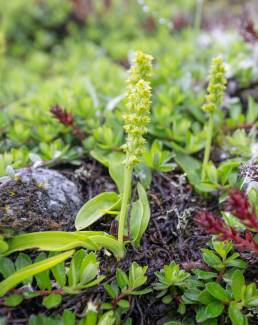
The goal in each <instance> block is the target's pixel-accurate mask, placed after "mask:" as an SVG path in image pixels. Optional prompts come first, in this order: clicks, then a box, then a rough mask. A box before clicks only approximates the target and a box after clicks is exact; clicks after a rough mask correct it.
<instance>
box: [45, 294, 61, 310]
mask: <svg viewBox="0 0 258 325" xmlns="http://www.w3.org/2000/svg"><path fill="white" fill-rule="evenodd" d="M61 301H62V296H61V295H59V294H54V293H51V294H50V295H49V296H47V297H44V298H43V306H45V307H46V308H47V309H52V308H56V307H57V306H59V305H60V304H61Z"/></svg>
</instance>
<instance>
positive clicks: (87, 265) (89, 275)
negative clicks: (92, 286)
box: [80, 253, 99, 285]
mask: <svg viewBox="0 0 258 325" xmlns="http://www.w3.org/2000/svg"><path fill="white" fill-rule="evenodd" d="M98 265H99V263H98V262H97V258H96V255H95V254H94V253H89V254H88V255H86V256H85V257H84V258H83V260H82V263H81V267H80V285H85V284H87V283H89V282H90V281H92V280H93V279H95V278H96V276H97V273H98Z"/></svg>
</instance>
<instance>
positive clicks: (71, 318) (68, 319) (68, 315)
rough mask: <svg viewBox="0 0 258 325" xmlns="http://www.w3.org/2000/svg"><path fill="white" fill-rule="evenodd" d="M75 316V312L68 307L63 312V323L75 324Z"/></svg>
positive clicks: (67, 324) (66, 324)
mask: <svg viewBox="0 0 258 325" xmlns="http://www.w3.org/2000/svg"><path fill="white" fill-rule="evenodd" d="M75 323H76V318H75V314H74V313H73V312H71V311H70V310H68V309H65V310H64V312H63V325H75Z"/></svg>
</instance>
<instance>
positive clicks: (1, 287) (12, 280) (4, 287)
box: [0, 250, 74, 296]
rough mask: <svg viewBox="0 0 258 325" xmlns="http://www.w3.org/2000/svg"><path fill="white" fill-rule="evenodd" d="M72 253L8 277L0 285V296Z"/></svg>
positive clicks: (49, 259)
mask: <svg viewBox="0 0 258 325" xmlns="http://www.w3.org/2000/svg"><path fill="white" fill-rule="evenodd" d="M73 253H74V251H73V250H72V251H68V252H65V253H62V254H59V255H57V256H54V257H50V258H48V259H46V260H44V261H41V262H38V263H34V264H32V265H29V266H26V267H24V268H22V269H20V270H19V271H16V272H15V273H14V274H12V275H11V276H9V277H8V278H7V279H5V280H4V281H2V282H1V283H0V296H3V295H5V294H6V292H8V291H9V290H10V289H12V288H14V287H15V286H16V285H17V284H19V283H21V282H22V281H24V280H25V279H27V278H28V277H30V276H33V275H36V274H38V273H40V272H42V271H45V270H47V269H50V268H51V267H53V266H55V265H57V264H59V263H61V262H63V261H65V260H66V259H67V258H69V257H71V256H72V255H73Z"/></svg>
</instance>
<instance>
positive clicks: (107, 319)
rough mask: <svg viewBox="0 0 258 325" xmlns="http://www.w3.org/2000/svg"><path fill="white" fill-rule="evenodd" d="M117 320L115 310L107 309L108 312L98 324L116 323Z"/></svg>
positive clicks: (112, 324)
mask: <svg viewBox="0 0 258 325" xmlns="http://www.w3.org/2000/svg"><path fill="white" fill-rule="evenodd" d="M115 322H116V317H115V315H114V312H113V310H110V311H107V312H106V313H104V314H103V315H102V316H101V317H100V319H99V321H98V325H107V324H108V325H114V324H115Z"/></svg>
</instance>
